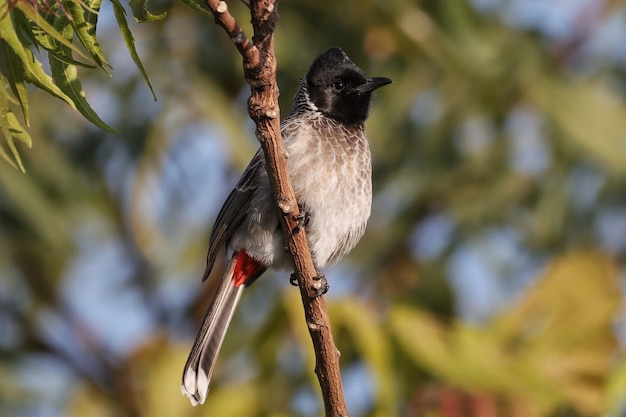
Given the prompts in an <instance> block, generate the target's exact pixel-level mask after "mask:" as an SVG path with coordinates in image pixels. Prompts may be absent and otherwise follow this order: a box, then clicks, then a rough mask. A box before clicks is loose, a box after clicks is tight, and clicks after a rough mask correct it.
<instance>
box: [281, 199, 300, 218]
mask: <svg viewBox="0 0 626 417" xmlns="http://www.w3.org/2000/svg"><path fill="white" fill-rule="evenodd" d="M278 207H279V208H280V210H281V211H282V212H283V214H285V215H287V214H289V213H293V212H294V211H295V207H296V205H295V204H294V203H293V201H291V200H280V201H279V202H278Z"/></svg>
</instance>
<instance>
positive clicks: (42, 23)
mask: <svg viewBox="0 0 626 417" xmlns="http://www.w3.org/2000/svg"><path fill="white" fill-rule="evenodd" d="M27 3H28V2H22V1H19V2H17V5H16V6H15V8H16V9H19V10H20V11H21V12H22V13H24V15H26V17H28V19H29V20H30V21H31V22H32V23H33V24H34V25H37V26H39V27H40V28H41V30H43V32H44V33H45V34H47V35H48V37H49V38H52V39H54V40H55V41H56V42H59V43H60V44H61V45H64V46H65V47H67V48H70V49H71V50H72V52H74V53H76V54H77V55H78V56H80V57H81V58H83V59H85V60H89V57H88V56H87V55H85V53H84V52H83V51H81V50H80V49H79V48H78V47H76V45H74V44H73V43H72V42H71V40H67V39H65V38H64V37H63V35H61V33H59V31H58V30H56V29H55V28H54V27H53V26H52V24H51V23H50V22H48V21H47V20H46V19H44V18H43V17H42V16H40V15H39V14H38V13H37V12H36V10H35V9H34V8H33V7H32V6H29V5H28V4H27ZM33 33H34V34H36V33H37V32H35V31H33ZM37 40H38V41H39V42H40V45H41V46H43V47H44V48H45V49H48V50H52V49H54V46H52V45H51V44H50V41H49V40H48V41H46V40H44V39H43V38H37ZM42 40H44V42H41V41H42Z"/></svg>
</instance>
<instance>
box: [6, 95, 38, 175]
mask: <svg viewBox="0 0 626 417" xmlns="http://www.w3.org/2000/svg"><path fill="white" fill-rule="evenodd" d="M0 132H1V133H2V136H4V140H5V141H6V143H7V145H8V146H9V150H10V151H11V154H12V155H13V159H11V157H10V156H9V155H8V154H7V153H6V151H5V150H4V148H3V147H0V157H2V158H3V159H5V160H6V161H7V162H8V163H9V164H10V165H11V166H13V167H14V168H19V169H20V170H21V171H22V172H26V171H25V169H24V165H23V164H22V158H20V154H19V152H18V150H17V147H16V146H15V141H14V139H18V140H20V141H22V142H24V143H25V144H26V145H27V146H28V147H29V148H30V147H31V146H32V141H31V138H30V136H29V135H28V133H26V131H25V130H24V129H23V128H22V126H21V125H20V123H19V121H18V120H17V117H15V114H14V113H13V112H12V111H11V110H10V109H9V107H8V104H7V102H6V100H3V101H0ZM16 164H17V165H16Z"/></svg>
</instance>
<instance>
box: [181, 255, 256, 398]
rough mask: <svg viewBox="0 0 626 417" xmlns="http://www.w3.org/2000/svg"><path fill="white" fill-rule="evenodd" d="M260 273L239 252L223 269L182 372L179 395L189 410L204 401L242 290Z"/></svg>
mask: <svg viewBox="0 0 626 417" xmlns="http://www.w3.org/2000/svg"><path fill="white" fill-rule="evenodd" d="M264 270H265V268H264V267H263V266H262V265H261V264H260V263H258V262H257V261H255V260H253V259H252V258H250V257H249V256H248V255H247V254H246V253H245V252H243V251H239V252H238V253H235V254H234V255H233V257H232V258H231V259H230V261H229V262H228V264H227V265H226V271H225V272H224V276H223V277H222V279H221V281H220V283H219V286H218V288H217V291H216V293H215V296H214V298H213V300H212V301H211V305H210V306H209V308H208V310H207V312H206V314H205V315H204V319H203V320H202V326H201V327H200V331H199V332H198V335H197V336H196V341H195V342H194V344H193V348H192V349H191V353H190V354H189V358H188V359H187V363H186V364H185V369H184V370H183V381H182V385H181V391H182V393H183V394H184V395H186V396H187V397H189V400H190V401H191V404H192V405H193V406H196V405H198V404H203V403H204V400H205V399H206V396H207V393H208V391H209V383H210V381H211V374H212V373H213V368H214V367H215V362H216V360H217V355H218V353H219V351H220V348H221V347H222V342H223V341H224V336H225V335H226V330H227V329H228V325H229V324H230V320H231V319H232V317H233V314H234V312H235V308H236V307H237V304H238V303H239V299H240V298H241V294H242V293H243V290H244V289H245V288H246V286H247V285H249V284H250V283H252V281H254V280H255V279H256V278H257V277H258V276H259V275H261V274H262V273H263V271H264Z"/></svg>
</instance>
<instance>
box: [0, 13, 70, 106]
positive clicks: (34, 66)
mask: <svg viewBox="0 0 626 417" xmlns="http://www.w3.org/2000/svg"><path fill="white" fill-rule="evenodd" d="M0 38H1V39H2V41H3V42H5V43H6V45H7V46H8V47H9V48H10V49H11V50H12V52H13V53H14V54H15V56H16V57H17V58H18V59H19V61H20V63H21V65H22V66H23V69H24V78H25V79H26V81H28V82H30V83H32V84H34V85H36V86H37V87H39V88H41V89H42V90H45V91H47V92H48V93H50V94H52V95H54V96H56V97H58V98H60V99H62V100H64V101H65V102H66V103H68V104H69V105H70V106H71V107H72V108H74V109H75V108H76V107H75V106H74V102H73V101H72V100H71V99H70V98H69V97H68V96H67V95H66V94H64V93H63V92H62V91H61V90H60V89H59V87H57V86H56V85H55V84H54V82H53V81H52V79H51V78H50V76H49V75H48V74H46V73H45V71H44V70H43V68H42V67H41V63H40V62H39V61H37V60H36V59H35V56H34V55H33V53H32V52H31V51H30V50H29V49H26V48H24V45H23V44H22V43H21V42H20V40H19V38H18V36H17V34H16V33H15V28H14V27H13V23H12V21H11V19H10V18H9V17H8V15H7V17H5V18H3V19H0ZM7 51H8V50H7Z"/></svg>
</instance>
